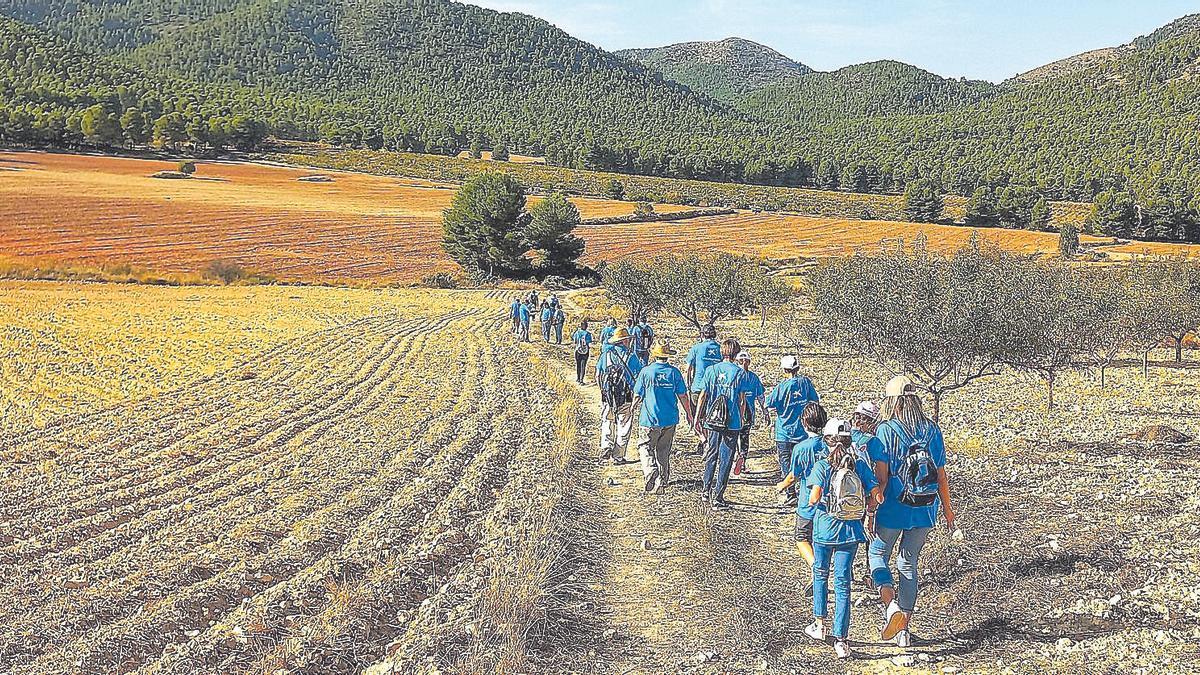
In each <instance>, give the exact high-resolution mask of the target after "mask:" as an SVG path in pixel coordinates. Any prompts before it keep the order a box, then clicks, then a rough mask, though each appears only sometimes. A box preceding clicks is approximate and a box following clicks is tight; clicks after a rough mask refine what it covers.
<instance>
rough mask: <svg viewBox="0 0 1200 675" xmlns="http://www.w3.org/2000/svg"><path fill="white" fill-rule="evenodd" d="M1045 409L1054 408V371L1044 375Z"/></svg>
mask: <svg viewBox="0 0 1200 675" xmlns="http://www.w3.org/2000/svg"><path fill="white" fill-rule="evenodd" d="M1046 410H1047V411H1050V410H1054V373H1050V374H1049V375H1047V376H1046Z"/></svg>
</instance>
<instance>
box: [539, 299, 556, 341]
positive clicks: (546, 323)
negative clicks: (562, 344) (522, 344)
mask: <svg viewBox="0 0 1200 675" xmlns="http://www.w3.org/2000/svg"><path fill="white" fill-rule="evenodd" d="M553 319H554V310H553V309H551V308H550V304H549V303H546V302H543V303H542V312H541V322H542V339H543V340H545V341H546V342H549V341H550V326H551V321H552V320H553Z"/></svg>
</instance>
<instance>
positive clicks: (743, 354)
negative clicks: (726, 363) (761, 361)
mask: <svg viewBox="0 0 1200 675" xmlns="http://www.w3.org/2000/svg"><path fill="white" fill-rule="evenodd" d="M733 360H734V361H749V360H750V352H748V351H746V350H744V349H743V350H742V351H740V352H738V353H737V356H735V357H734V358H733Z"/></svg>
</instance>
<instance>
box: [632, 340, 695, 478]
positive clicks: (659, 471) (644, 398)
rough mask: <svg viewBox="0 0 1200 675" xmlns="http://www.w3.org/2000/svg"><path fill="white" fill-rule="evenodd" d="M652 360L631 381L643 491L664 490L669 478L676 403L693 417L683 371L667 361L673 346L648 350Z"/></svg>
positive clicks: (677, 409) (676, 411)
mask: <svg viewBox="0 0 1200 675" xmlns="http://www.w3.org/2000/svg"><path fill="white" fill-rule="evenodd" d="M650 353H651V355H652V356H653V357H654V363H651V364H650V365H648V366H646V367H645V368H643V369H642V372H641V373H639V374H638V377H637V382H635V383H634V385H633V407H634V409H636V410H638V411H639V414H638V456H639V458H640V459H641V461H642V475H643V476H644V477H645V479H646V492H653V491H657V493H658V494H662V493H663V492H666V489H667V485H669V484H670V482H671V444H672V443H673V442H674V441H675V429H676V425H678V424H679V406H683V410H684V412H685V413H687V421H688V424H689V425H691V424H692V423H693V420H694V414H693V411H692V399H690V398H688V395H687V394H688V390H687V384H686V383H685V382H684V381H683V373H681V372H679V369H678V368H676V367H675V366H673V365H671V364H670V363H668V362H667V360H668V359H669V358H670V357H671V356H674V355H675V353H676V352H675V350H674V349H671V348H670V347H668V346H667V345H665V344H657V345H654V348H653V349H652V350H651V352H650Z"/></svg>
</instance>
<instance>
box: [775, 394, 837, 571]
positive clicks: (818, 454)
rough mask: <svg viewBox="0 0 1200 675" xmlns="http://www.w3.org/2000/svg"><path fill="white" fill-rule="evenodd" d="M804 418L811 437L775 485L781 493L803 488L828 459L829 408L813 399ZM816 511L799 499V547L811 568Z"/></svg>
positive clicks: (802, 416)
mask: <svg viewBox="0 0 1200 675" xmlns="http://www.w3.org/2000/svg"><path fill="white" fill-rule="evenodd" d="M800 418H801V420H802V423H803V425H804V429H806V430H807V431H806V432H801V433H807V434H808V438H806V439H804V440H803V441H801V442H800V443H798V444H797V445H796V447H795V449H793V450H792V453H791V454H792V465H791V466H790V467H788V473H787V475H786V476H784V478H783V480H782V481H780V482H779V484H777V485H776V486H775V489H776V490H777V491H778V492H779V493H780V494H785V493H787V491H788V490H799V489H801V488H803V487H804V483H805V481H807V480H808V476H809V474H811V473H812V470H813V466H815V465H816V463H817V460H819V459H824V458H825V456H826V454H828V452H829V448H828V447H826V445H825V439H824V437H823V436H821V432H822V431H823V430H824V429H825V425H826V424H827V423H828V422H829V414H828V413H827V412H825V408H823V407H822V406H821V404H820V403H817V402H816V401H809V402H808V403H806V404H805V405H804V410H803V412H802V413H801V415H800ZM815 513H816V509H814V508H813V507H811V506H809V504H808V500H807V499H798V500H796V550H797V551H799V553H800V557H801V558H803V559H804V562H805V563H806V564H807V565H808V566H809V568H811V567H812V564H813V517H814V515H815ZM805 592H806V593H811V592H812V584H811V583H809V584H808V587H807V588H806V589H805Z"/></svg>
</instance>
